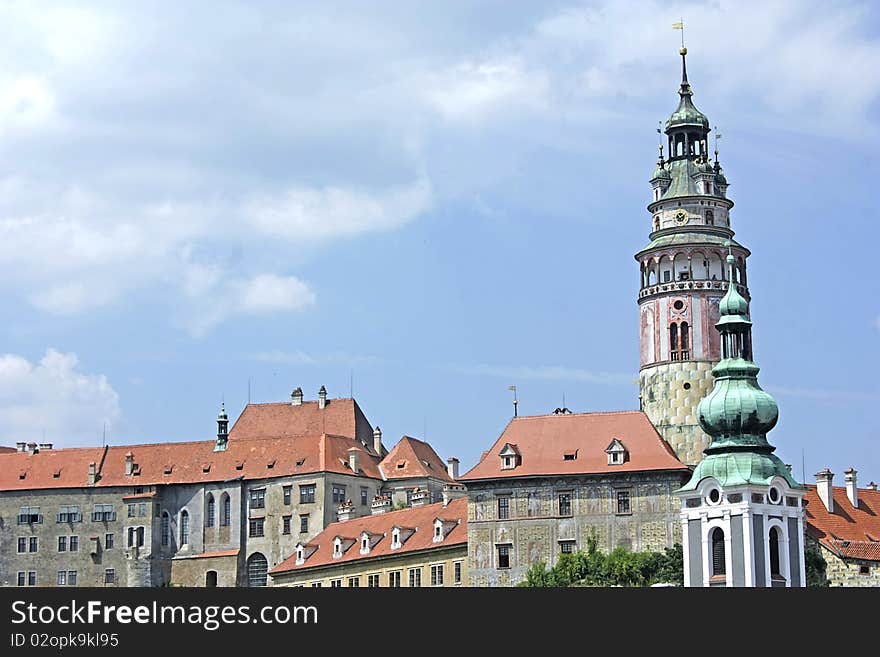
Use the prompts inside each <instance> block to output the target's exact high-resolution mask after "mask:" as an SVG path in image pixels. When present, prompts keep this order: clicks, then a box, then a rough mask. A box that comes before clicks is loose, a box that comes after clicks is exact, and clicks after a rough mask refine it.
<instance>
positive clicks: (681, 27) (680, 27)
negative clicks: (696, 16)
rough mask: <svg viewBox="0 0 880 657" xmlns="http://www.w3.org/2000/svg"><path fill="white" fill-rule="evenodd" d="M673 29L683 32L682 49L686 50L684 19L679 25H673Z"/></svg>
mask: <svg viewBox="0 0 880 657" xmlns="http://www.w3.org/2000/svg"><path fill="white" fill-rule="evenodd" d="M672 29H673V30H681V49H682V50H684V18H682V19H681V20H680V21H679V22H678V23H673V24H672Z"/></svg>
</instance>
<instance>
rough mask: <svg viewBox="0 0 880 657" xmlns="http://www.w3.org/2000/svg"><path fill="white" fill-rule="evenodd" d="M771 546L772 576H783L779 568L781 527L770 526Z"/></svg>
mask: <svg viewBox="0 0 880 657" xmlns="http://www.w3.org/2000/svg"><path fill="white" fill-rule="evenodd" d="M768 542H769V544H770V545H769V547H770V550H769V552H770V576H771V577H774V576H775V577H782V573H781V572H780V570H779V529H778V528H777V527H771V528H770V536H769V541H768Z"/></svg>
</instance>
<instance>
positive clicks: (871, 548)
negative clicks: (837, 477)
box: [806, 484, 880, 561]
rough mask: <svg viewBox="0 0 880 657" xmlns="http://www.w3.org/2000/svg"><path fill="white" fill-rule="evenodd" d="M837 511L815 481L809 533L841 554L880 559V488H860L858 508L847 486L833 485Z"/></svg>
mask: <svg viewBox="0 0 880 657" xmlns="http://www.w3.org/2000/svg"><path fill="white" fill-rule="evenodd" d="M832 491H833V497H834V513H828V509H826V508H825V505H824V504H823V503H822V499H821V498H820V497H819V493H818V492H817V491H816V486H815V484H808V485H807V494H806V500H807V502H808V504H807V518H806V520H807V533H808V534H809V535H810V536H812V537H813V538H815V539H816V540H818V541H819V542H820V543H822V544H823V545H824V546H825V547H827V548H828V549H829V550H831V551H832V552H834V553H835V554H837V555H838V556H841V557H850V558H853V559H866V560H869V561H880V491H876V490H869V489H866V488H859V490H858V493H859V508H858V509H854V508H853V505H852V504H850V501H849V497H847V495H846V488H845V487H844V486H833V487H832Z"/></svg>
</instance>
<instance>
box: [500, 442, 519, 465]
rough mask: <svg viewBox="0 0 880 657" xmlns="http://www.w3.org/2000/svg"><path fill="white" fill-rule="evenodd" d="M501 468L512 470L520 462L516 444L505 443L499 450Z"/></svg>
mask: <svg viewBox="0 0 880 657" xmlns="http://www.w3.org/2000/svg"><path fill="white" fill-rule="evenodd" d="M499 455H500V456H501V469H502V470H513V469H514V468H515V467H516V466H518V465H519V464H520V463H521V459H520V454H519V450H518V449H517V447H516V445H513V444H511V443H507V444H506V445H505V446H504V449H502V450H501V452H500V454H499Z"/></svg>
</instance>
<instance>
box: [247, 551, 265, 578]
mask: <svg viewBox="0 0 880 657" xmlns="http://www.w3.org/2000/svg"><path fill="white" fill-rule="evenodd" d="M268 570H269V562H268V561H266V557H264V556H263V555H262V554H260V553H259V552H254V553H253V554H252V555H251V556H249V557H248V560H247V578H248V586H250V587H256V586H266V573H267V572H268Z"/></svg>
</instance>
